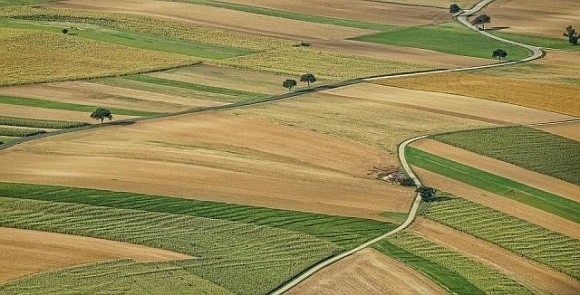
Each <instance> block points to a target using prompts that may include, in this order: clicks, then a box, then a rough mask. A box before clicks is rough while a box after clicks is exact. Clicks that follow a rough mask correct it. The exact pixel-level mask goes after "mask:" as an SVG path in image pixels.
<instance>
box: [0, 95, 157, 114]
mask: <svg viewBox="0 0 580 295" xmlns="http://www.w3.org/2000/svg"><path fill="white" fill-rule="evenodd" d="M0 104H10V105H21V106H28V107H35V108H43V109H54V110H67V111H76V112H87V113H89V114H87V118H88V117H89V115H90V113H92V112H93V111H94V110H95V109H96V108H97V107H96V106H90V105H82V104H75V103H66V102H58V101H51V100H44V99H37V98H25V97H14V96H0ZM107 109H109V110H110V111H111V113H113V116H115V115H125V116H137V117H146V116H153V115H158V114H160V113H154V112H146V111H137V110H127V109H117V108H107Z"/></svg>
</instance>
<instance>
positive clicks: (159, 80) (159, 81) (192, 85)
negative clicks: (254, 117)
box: [124, 75, 268, 98]
mask: <svg viewBox="0 0 580 295" xmlns="http://www.w3.org/2000/svg"><path fill="white" fill-rule="evenodd" d="M124 78H125V79H129V80H133V81H138V82H144V83H151V84H156V85H163V86H171V87H177V88H183V89H188V90H194V91H202V92H209V93H216V94H221V95H228V96H235V97H243V98H264V97H268V95H267V94H262V93H256V92H249V91H243V90H236V89H228V88H222V87H214V86H208V85H202V84H195V83H188V82H182V81H177V80H170V79H163V78H157V77H152V76H147V75H132V76H126V77H124Z"/></svg>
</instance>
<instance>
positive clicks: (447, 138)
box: [432, 126, 580, 185]
mask: <svg viewBox="0 0 580 295" xmlns="http://www.w3.org/2000/svg"><path fill="white" fill-rule="evenodd" d="M432 138H433V139H435V140H437V141H440V142H443V143H446V144H449V145H453V146H456V147H460V148H462V149H466V150H469V151H472V152H475V153H478V154H481V155H485V156H488V157H492V158H495V159H498V160H502V161H504V162H508V163H511V164H514V165H517V166H520V167H522V168H526V169H528V170H532V171H535V172H538V173H542V174H546V175H549V176H552V177H556V178H559V179H562V180H564V181H568V182H570V183H573V184H576V185H580V165H578V163H580V142H578V141H575V140H572V139H569V138H565V137H562V136H558V135H554V134H551V133H548V132H545V131H542V130H538V129H534V128H530V127H524V126H513V127H500V128H487V129H478V130H469V131H459V132H452V133H447V134H440V135H436V136H433V137H432Z"/></svg>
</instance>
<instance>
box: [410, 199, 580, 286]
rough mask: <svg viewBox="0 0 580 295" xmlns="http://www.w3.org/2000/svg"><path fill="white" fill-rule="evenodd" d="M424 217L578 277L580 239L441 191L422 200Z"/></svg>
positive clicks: (579, 276) (579, 269)
mask: <svg viewBox="0 0 580 295" xmlns="http://www.w3.org/2000/svg"><path fill="white" fill-rule="evenodd" d="M420 212H421V214H422V215H423V216H425V217H426V218H429V219H431V220H433V221H436V222H439V223H442V224H445V225H447V226H449V227H452V228H454V229H457V230H459V231H462V232H465V233H468V234H470V235H473V236H475V237H477V238H479V239H482V240H485V241H488V242H490V243H493V244H496V245H498V246H500V247H502V248H504V249H507V250H509V251H512V252H514V253H517V254H520V255H522V256H525V257H528V258H530V259H533V260H535V261H538V262H540V263H542V264H545V265H548V266H550V267H552V268H554V269H556V270H559V271H561V272H563V273H565V274H568V275H570V276H571V277H573V278H575V279H580V264H578V252H579V251H580V241H579V240H576V239H573V238H571V237H568V236H565V235H562V234H560V233H557V232H553V231H551V230H549V229H546V228H543V227H541V226H538V225H536V224H533V223H530V222H527V221H525V220H522V219H519V218H516V217H514V216H511V215H508V214H505V213H503V212H500V211H497V210H494V209H491V208H489V207H485V206H483V205H480V204H476V203H474V202H471V201H468V200H465V199H462V198H454V197H449V195H441V194H439V197H438V198H437V199H436V201H435V202H430V203H422V205H421V209H420Z"/></svg>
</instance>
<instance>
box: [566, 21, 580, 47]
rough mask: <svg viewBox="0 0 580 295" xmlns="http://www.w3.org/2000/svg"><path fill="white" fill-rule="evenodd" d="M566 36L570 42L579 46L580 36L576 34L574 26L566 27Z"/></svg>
mask: <svg viewBox="0 0 580 295" xmlns="http://www.w3.org/2000/svg"><path fill="white" fill-rule="evenodd" d="M564 36H565V37H568V42H570V44H572V45H578V39H579V38H580V34H579V33H578V32H576V29H574V27H572V26H567V27H566V32H564Z"/></svg>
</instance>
